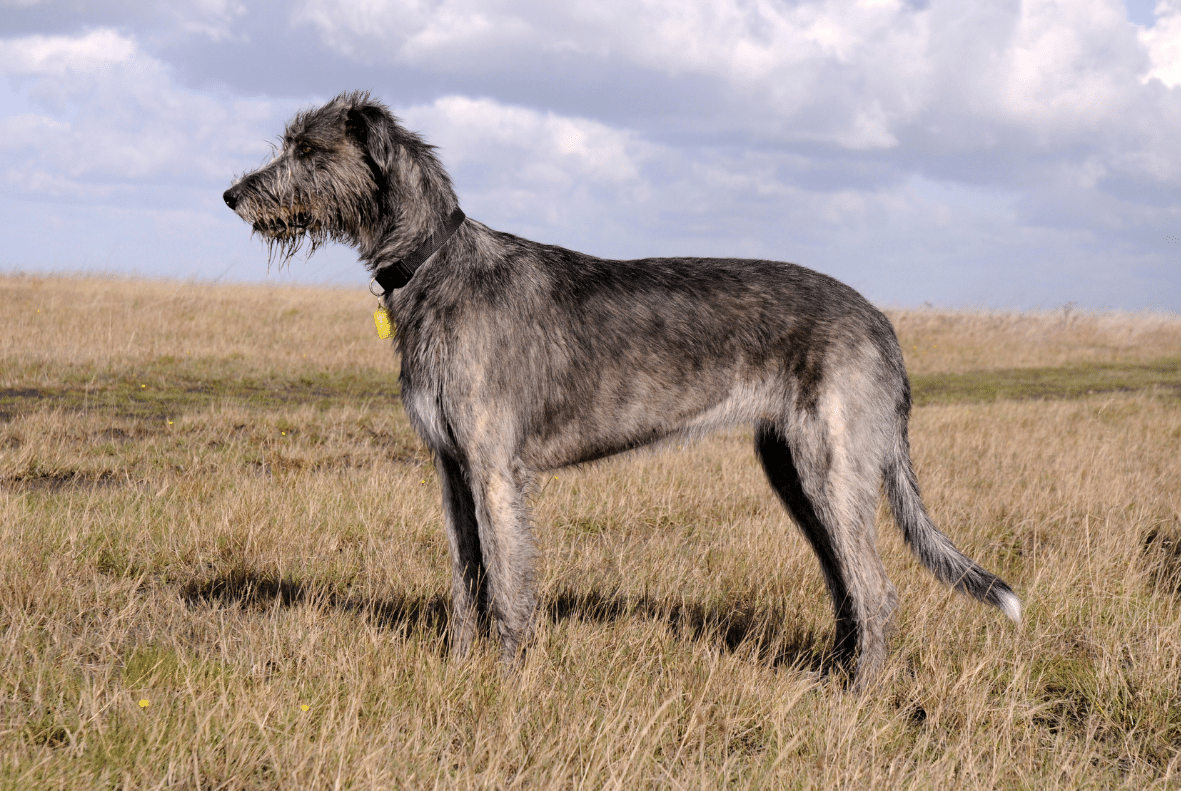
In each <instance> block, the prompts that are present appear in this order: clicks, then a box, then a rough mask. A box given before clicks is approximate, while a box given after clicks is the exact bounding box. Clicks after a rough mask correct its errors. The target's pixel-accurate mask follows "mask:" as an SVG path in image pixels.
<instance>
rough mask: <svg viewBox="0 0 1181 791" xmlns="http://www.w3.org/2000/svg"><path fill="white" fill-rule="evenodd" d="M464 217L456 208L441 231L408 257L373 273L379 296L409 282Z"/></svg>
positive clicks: (427, 239)
mask: <svg viewBox="0 0 1181 791" xmlns="http://www.w3.org/2000/svg"><path fill="white" fill-rule="evenodd" d="M465 218H466V215H465V214H464V213H463V211H462V210H461V209H460V208H459V207H458V206H456V207H455V211H453V212H451V216H450V217H448V218H447V223H446V224H445V225H444V226H443V228H442V230H440V231H438V232H436V233H433V234H431V235H430V236H428V237H427V238H426V239H425V240H424V241H423V243H422V244H420V245H419V246H418V248H417V249H416V250H415V251H414V252H412V253H411V254H410V255H408V256H406V257H405V258H403V259H402V260H401V261H394V262H393V263H392V264H386V265H385V266H383V267H382V268H381V269H378V270H377V271H376V272H374V273H373V279H374V280H375V281H377V285H379V286H381V290H382V294H381V296H383V297H384V296H386V295H387V294H389V293H390V292H391V291H393V290H394V289H396V288H401V287H402V286H404V285H406V284H407V283H409V282H410V278H412V277H414V273H415V272H417V271H418V268H419V267H420V266H422V265H423V264H425V263H426V260H427V259H428V258H430V257H431V256H432V255H434V254H435V253H437V252H438V251H439V248H440V247H442V246H443V245H445V244H446V243H447V240H448V239H450V238H451V237H452V235H454V233H455V232H456V231H457V230H459V226H461V225H463V221H464V219H465Z"/></svg>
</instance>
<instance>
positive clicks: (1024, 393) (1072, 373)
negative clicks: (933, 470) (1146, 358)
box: [911, 358, 1181, 406]
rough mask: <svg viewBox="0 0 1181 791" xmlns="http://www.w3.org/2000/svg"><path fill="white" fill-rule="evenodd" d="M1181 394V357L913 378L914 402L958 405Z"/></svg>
mask: <svg viewBox="0 0 1181 791" xmlns="http://www.w3.org/2000/svg"><path fill="white" fill-rule="evenodd" d="M1154 387H1155V388H1161V389H1165V390H1171V391H1173V392H1174V393H1176V394H1179V395H1181V358H1172V359H1167V360H1157V361H1156V362H1151V363H1093V364H1084V365H1071V366H1066V367H1062V368H1010V369H1005V370H997V371H969V372H968V373H962V374H947V373H941V374H921V375H918V376H912V377H911V388H912V389H913V392H914V402H915V404H917V405H920V406H921V405H925V404H955V403H965V402H980V401H996V400H998V399H1031V398H1032V399H1068V398H1081V397H1083V396H1086V395H1091V394H1094V393H1113V392H1132V391H1136V390H1147V389H1150V388H1154Z"/></svg>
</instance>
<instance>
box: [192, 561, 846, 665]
mask: <svg viewBox="0 0 1181 791" xmlns="http://www.w3.org/2000/svg"><path fill="white" fill-rule="evenodd" d="M179 593H180V598H181V599H182V600H183V601H184V602H185V603H186V604H188V605H190V606H198V605H202V604H205V605H214V606H222V607H230V606H238V607H242V608H244V609H248V610H267V609H271V608H274V607H292V606H297V605H301V604H311V605H313V606H318V607H322V608H324V609H325V610H335V611H338V612H344V613H353V614H358V615H361V616H362V617H364V618H366V619H367V620H369V621H370V622H371V623H373V624H375V625H376V626H378V627H379V628H383V629H390V630H393V631H396V632H399V633H402V634H405V635H409V634H412V633H418V634H425V635H426V636H430V637H434V638H437V639H438V642H439V645H440V651H441V652H442V653H444V654H445V653H446V652H447V648H446V645H447V641H446V640H445V639H444V638H445V637H446V635H447V628H448V624H449V621H450V612H451V604H450V601H449V600H448V598H447V597H446V596H444V595H443V594H438V593H437V594H432V595H424V594H419V595H413V594H411V595H406V596H396V597H392V598H391V597H385V598H377V597H371V596H359V595H357V594H354V593H344V592H341V591H340V590H339V589H338V588H337V586H335V585H333V584H332V583H318V582H314V581H306V580H299V579H289V578H283V577H281V576H279V575H278V574H274V573H268V572H264V571H258V570H255V569H248V568H243V567H234V568H231V569H229V570H227V571H223V572H221V573H219V574H216V575H214V576H211V577H200V578H196V579H193V580H191V581H189V582H187V583H185V584H183V585H181V586H180V591H179ZM541 611H542V612H543V613H544V614H545V617H547V618H548V619H549V621H550V622H551V623H553V624H558V623H561V622H565V621H571V620H577V621H585V622H588V623H607V624H611V623H618V622H621V621H628V620H648V621H656V622H662V623H664V624H666V625H667V627H668V629H669V630H670V631H671V632H672V634H673V635H674V636H675V637H676V638H677V639H679V640H683V641H685V642H692V643H697V644H700V645H703V646H704V647H705V648H707V649H711V650H714V651H717V652H718V653H725V654H737V655H740V656H743V657H747V658H749V659H750V660H751V661H755V662H759V663H760V664H768V665H771V666H772V667H794V668H798V669H800V670H802V671H806V672H823V670H824V669H825V667H827V664H828V660H827V651H828V645H827V641H826V640H824V639H822V638H820V637H819V636H818V635H816V634H815V632H813V631H812V630H811V629H804V628H800V627H792V626H791V625H790V618H789V616H788V614H787V613H786V612H784V611H783V610H782V609H781V608H778V607H761V608H750V607H742V606H740V605H738V604H736V603H729V604H726V605H722V606H711V607H707V606H704V605H702V604H700V603H696V602H692V601H687V600H685V599H683V598H681V597H671V596H667V597H650V596H647V595H643V596H632V595H628V594H625V593H623V592H619V591H617V592H614V593H610V594H603V593H601V592H599V591H593V590H591V591H586V590H583V591H579V590H574V589H570V588H565V589H561V590H559V591H557V592H555V593H553V594H551V595H550V596H548V597H546V598H545V600H544V601H543V604H542V607H541Z"/></svg>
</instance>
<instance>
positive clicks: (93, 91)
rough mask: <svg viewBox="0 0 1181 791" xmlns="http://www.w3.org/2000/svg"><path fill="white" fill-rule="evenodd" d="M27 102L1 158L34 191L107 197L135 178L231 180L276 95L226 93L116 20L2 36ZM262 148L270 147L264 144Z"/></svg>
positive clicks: (3, 70) (1, 62)
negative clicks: (101, 25) (88, 27)
mask: <svg viewBox="0 0 1181 791" xmlns="http://www.w3.org/2000/svg"><path fill="white" fill-rule="evenodd" d="M0 77H2V78H7V80H8V82H9V84H10V85H11V86H13V89H14V90H15V93H16V96H17V97H18V98H19V100H20V102H19V103H20V104H21V105H22V108H21V109H22V110H23V112H16V113H12V114H10V115H7V116H6V117H4V118H2V119H0V167H3V169H4V172H5V177H6V181H7V182H8V183H9V184H10V185H12V186H14V187H15V188H16V189H17V190H20V191H21V192H22V193H23V194H25V195H26V196H28V197H41V198H49V199H70V200H100V201H101V200H103V199H104V198H108V197H113V196H115V195H118V196H119V197H120V198H124V197H126V194H127V190H126V188H127V187H128V186H129V185H134V184H154V183H161V182H163V183H169V182H171V183H176V184H190V183H194V182H195V183H205V184H211V183H225V182H228V180H229V176H230V174H231V173H232V172H233V169H234V164H235V163H236V162H239V161H240V160H241V155H242V153H243V152H245V151H248V150H253V151H257V150H259V149H260V148H262V146H261V145H260V144H261V142H262V141H261V140H259V138H258V136H257V130H258V128H259V127H260V126H261V125H264V124H266V123H267V122H273V121H274V115H275V108H274V106H273V104H272V103H271V102H267V101H246V100H231V101H219V100H218V99H217V98H215V97H211V96H208V95H202V94H199V93H195V92H193V91H190V90H186V89H185V88H183V87H181V86H178V85H177V84H176V83H175V82H174V81H173V80H172V78H171V70H170V68H169V67H168V66H167V65H166V64H165V63H163V62H161V61H159V60H158V59H156V58H154V57H151V56H150V55H147V54H146V53H145V52H144V51H143V50H142V48H141V47H140V46H139V45H138V43H137V42H136V40H135V39H134V38H133V37H131V36H129V35H126V34H124V33H120V32H118V31H115V30H111V29H97V30H92V31H89V32H87V33H84V34H80V35H77V36H27V37H22V38H10V39H2V40H0ZM260 153H261V151H260Z"/></svg>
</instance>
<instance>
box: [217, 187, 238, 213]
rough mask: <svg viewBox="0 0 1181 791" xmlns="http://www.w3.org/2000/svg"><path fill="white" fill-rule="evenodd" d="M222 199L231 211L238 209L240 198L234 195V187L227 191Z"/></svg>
mask: <svg viewBox="0 0 1181 791" xmlns="http://www.w3.org/2000/svg"><path fill="white" fill-rule="evenodd" d="M221 198H222V200H224V201H225V202H226V205H227V206H229V207H230V208H231V209H236V208H237V207H238V196H237V195H235V194H234V190H233V188H232V187H231V188H230V189H228V190H226V191H225V192H224V193H222V196H221Z"/></svg>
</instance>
